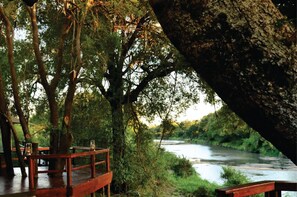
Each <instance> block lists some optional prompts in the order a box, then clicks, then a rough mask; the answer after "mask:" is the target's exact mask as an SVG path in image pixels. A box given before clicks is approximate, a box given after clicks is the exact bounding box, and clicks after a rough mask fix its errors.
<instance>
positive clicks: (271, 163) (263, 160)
mask: <svg viewBox="0 0 297 197" xmlns="http://www.w3.org/2000/svg"><path fill="white" fill-rule="evenodd" d="M162 147H163V148H164V149H165V150H166V151H169V152H172V153H174V154H176V155H177V156H180V157H185V158H187V159H188V160H190V161H191V163H192V165H193V167H194V168H195V170H196V172H197V173H198V174H200V176H201V177H202V178H203V179H206V180H208V181H210V182H215V183H218V184H223V183H224V180H223V179H222V178H221V177H220V174H221V172H222V171H223V170H222V166H231V167H233V168H235V169H236V170H239V171H241V172H242V173H243V174H245V175H246V176H247V177H248V178H249V179H250V180H251V181H253V182H254V181H262V180H285V181H297V166H295V165H294V164H293V162H291V161H290V160H289V159H286V158H282V157H267V156H262V155H260V154H255V153H248V152H243V151H237V150H234V149H229V148H223V147H218V146H208V145H200V144H187V143H184V142H183V141H174V140H165V141H163V142H162ZM290 196H297V194H296V192H290Z"/></svg>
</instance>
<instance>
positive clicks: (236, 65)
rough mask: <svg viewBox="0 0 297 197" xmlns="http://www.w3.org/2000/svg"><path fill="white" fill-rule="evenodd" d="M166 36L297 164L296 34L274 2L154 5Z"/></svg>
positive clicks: (187, 0)
mask: <svg viewBox="0 0 297 197" xmlns="http://www.w3.org/2000/svg"><path fill="white" fill-rule="evenodd" d="M150 3H151V5H152V7H153V9H154V11H155V14H156V15H157V17H158V19H159V22H160V23H161V25H162V27H163V29H164V32H165V33H166V34H167V36H168V37H169V39H170V40H171V41H172V43H173V44H174V45H175V46H176V47H177V49H178V50H179V51H180V52H181V53H182V54H183V55H184V56H185V57H186V58H187V59H188V60H189V61H190V62H191V65H192V67H193V68H194V69H195V70H196V72H197V73H199V75H200V76H201V78H203V79H204V80H205V81H206V82H207V83H208V84H209V85H210V86H211V87H212V88H213V89H214V91H215V92H216V93H217V94H218V95H219V96H220V97H221V98H222V100H223V101H224V102H226V103H227V104H228V106H229V107H230V108H231V109H232V110H233V111H234V112H235V113H236V114H238V115H239V116H240V117H241V118H242V119H243V120H244V121H246V122H247V123H248V124H249V125H250V126H251V127H253V128H254V129H255V130H257V131H258V132H259V133H260V134H261V135H262V136H263V137H264V138H266V139H267V140H268V141H270V142H271V143H272V144H273V145H274V146H275V147H276V148H278V149H279V150H280V151H281V152H282V153H283V154H284V155H286V156H287V157H288V158H289V159H291V160H292V161H293V162H294V163H295V164H297V155H296V154H297V153H296V152H297V151H296V148H297V137H296V136H297V135H296V133H297V119H296V117H297V48H296V29H295V28H294V26H293V25H292V24H290V23H289V22H288V21H287V20H286V18H285V17H284V16H283V15H282V14H281V13H280V12H279V10H278V9H277V8H276V6H275V5H274V4H273V3H272V2H271V1H270V0H245V1H240V0H235V1H234V0H220V1H215V0H151V1H150Z"/></svg>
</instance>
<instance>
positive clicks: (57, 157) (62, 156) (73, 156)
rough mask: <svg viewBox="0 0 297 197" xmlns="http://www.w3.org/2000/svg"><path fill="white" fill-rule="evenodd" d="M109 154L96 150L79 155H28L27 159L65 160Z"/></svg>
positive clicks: (103, 150) (106, 150) (102, 150)
mask: <svg viewBox="0 0 297 197" xmlns="http://www.w3.org/2000/svg"><path fill="white" fill-rule="evenodd" d="M79 150H90V148H88V149H79ZM107 152H109V149H96V150H94V151H86V152H80V153H64V154H62V153H56V154H45V155H30V156H29V157H30V158H32V159H67V158H77V157H84V156H91V155H98V154H102V153H107Z"/></svg>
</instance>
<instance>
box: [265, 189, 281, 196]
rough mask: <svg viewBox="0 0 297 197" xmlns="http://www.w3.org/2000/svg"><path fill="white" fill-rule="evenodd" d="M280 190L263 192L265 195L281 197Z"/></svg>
mask: <svg viewBox="0 0 297 197" xmlns="http://www.w3.org/2000/svg"><path fill="white" fill-rule="evenodd" d="M281 196H282V192H281V191H276V190H275V191H271V192H265V197H281Z"/></svg>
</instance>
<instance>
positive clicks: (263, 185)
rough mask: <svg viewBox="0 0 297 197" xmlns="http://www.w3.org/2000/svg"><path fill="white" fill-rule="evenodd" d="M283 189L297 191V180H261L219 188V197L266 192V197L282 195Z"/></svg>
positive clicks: (239, 196)
mask: <svg viewBox="0 0 297 197" xmlns="http://www.w3.org/2000/svg"><path fill="white" fill-rule="evenodd" d="M282 191H297V182H286V181H259V182H254V183H249V184H244V185H239V186H234V187H227V188H221V189H217V190H216V193H217V197H244V196H250V195H256V194H261V193H264V194H265V197H281V192H282Z"/></svg>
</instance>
